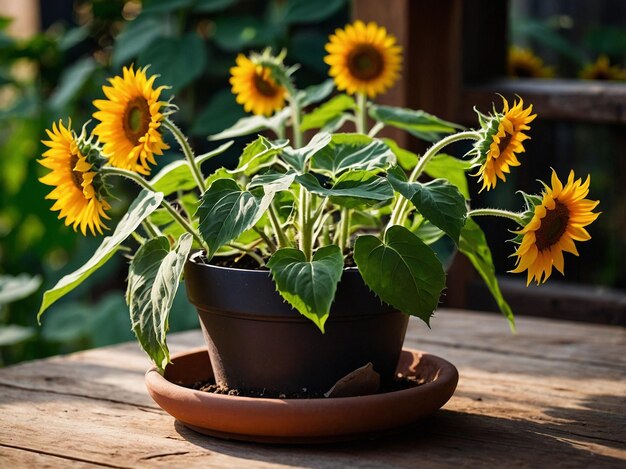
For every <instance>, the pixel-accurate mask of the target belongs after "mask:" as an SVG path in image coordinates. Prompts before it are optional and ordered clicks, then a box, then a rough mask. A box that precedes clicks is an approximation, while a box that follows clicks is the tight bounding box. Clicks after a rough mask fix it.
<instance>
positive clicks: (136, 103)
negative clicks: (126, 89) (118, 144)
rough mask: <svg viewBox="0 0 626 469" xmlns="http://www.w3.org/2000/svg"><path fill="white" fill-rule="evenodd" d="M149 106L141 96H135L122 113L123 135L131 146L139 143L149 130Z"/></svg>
mask: <svg viewBox="0 0 626 469" xmlns="http://www.w3.org/2000/svg"><path fill="white" fill-rule="evenodd" d="M150 120H151V117H150V106H149V105H148V101H147V100H146V98H144V97H143V96H137V97H136V98H134V99H133V100H131V101H130V102H129V103H128V106H126V110H125V111H124V120H123V125H124V133H125V134H126V137H127V138H128V140H130V141H131V142H132V143H133V145H137V144H138V143H139V138H141V137H142V136H144V135H145V134H146V133H147V132H148V129H149V128H150Z"/></svg>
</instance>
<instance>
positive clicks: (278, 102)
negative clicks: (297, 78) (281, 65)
mask: <svg viewBox="0 0 626 469" xmlns="http://www.w3.org/2000/svg"><path fill="white" fill-rule="evenodd" d="M236 63H237V66H236V67H232V68H231V69H230V74H231V77H230V84H231V85H232V92H233V94H235V95H236V96H237V102H238V103H239V104H241V105H243V108H244V109H245V110H246V112H252V113H253V114H257V115H264V116H270V115H272V113H273V112H274V111H276V110H278V109H281V108H282V107H283V106H284V105H285V96H286V90H285V88H284V87H283V86H281V85H279V84H277V83H276V81H274V79H273V78H272V72H271V70H270V69H269V68H268V67H264V66H263V65H260V64H256V63H254V62H253V61H252V60H250V59H249V58H248V57H246V56H245V55H243V54H239V55H238V56H237V60H236Z"/></svg>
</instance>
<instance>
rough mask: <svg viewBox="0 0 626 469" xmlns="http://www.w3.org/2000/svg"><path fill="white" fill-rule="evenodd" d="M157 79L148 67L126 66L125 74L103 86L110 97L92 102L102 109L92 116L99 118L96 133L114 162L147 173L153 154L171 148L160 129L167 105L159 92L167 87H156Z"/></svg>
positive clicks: (119, 166)
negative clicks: (148, 73) (147, 70)
mask: <svg viewBox="0 0 626 469" xmlns="http://www.w3.org/2000/svg"><path fill="white" fill-rule="evenodd" d="M155 79H156V75H153V76H151V77H150V78H148V77H147V76H146V69H145V68H144V69H139V70H137V71H134V70H133V67H132V66H131V67H130V68H126V67H124V70H123V76H122V77H120V76H116V77H114V78H111V79H109V82H110V83H111V86H103V87H102V90H103V91H104V94H105V95H106V97H107V98H108V99H106V100H105V99H97V100H95V101H94V102H93V104H94V106H95V107H97V108H98V109H99V111H97V112H95V113H94V115H93V116H94V118H96V119H98V120H99V121H100V123H99V124H98V125H97V126H96V128H95V129H94V133H95V134H96V135H97V136H98V139H99V140H100V142H102V143H103V144H104V153H105V155H107V157H108V158H109V162H110V163H111V165H113V166H116V167H118V168H122V169H129V170H131V171H136V172H138V173H141V174H146V175H147V174H150V164H156V161H155V160H154V155H162V154H163V150H166V149H167V148H169V147H168V145H167V144H166V143H165V142H164V141H163V136H162V135H161V133H160V132H159V127H160V126H161V122H162V121H163V119H164V116H163V114H162V108H163V107H164V106H166V105H167V103H165V102H163V101H159V96H160V94H161V91H162V90H163V89H164V88H165V87H164V86H160V87H158V88H154V87H153V85H154V80H155Z"/></svg>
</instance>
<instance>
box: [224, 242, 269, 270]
mask: <svg viewBox="0 0 626 469" xmlns="http://www.w3.org/2000/svg"><path fill="white" fill-rule="evenodd" d="M226 246H228V247H231V248H233V249H237V250H238V251H241V252H243V253H245V254H247V255H248V256H250V257H251V258H252V259H254V260H255V261H257V262H258V263H259V265H261V266H263V265H265V261H264V260H263V258H262V257H261V256H259V255H258V254H257V253H256V252H254V250H253V249H248V248H247V247H246V246H244V245H243V244H238V243H232V242H231V243H227V244H226Z"/></svg>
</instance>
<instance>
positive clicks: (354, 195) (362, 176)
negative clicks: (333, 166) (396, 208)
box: [330, 170, 393, 208]
mask: <svg viewBox="0 0 626 469" xmlns="http://www.w3.org/2000/svg"><path fill="white" fill-rule="evenodd" d="M330 193H331V199H330V200H331V202H332V203H334V204H337V205H341V206H344V207H348V208H357V207H361V206H363V205H376V204H381V203H385V202H389V201H391V199H393V188H392V187H391V184H390V183H389V181H388V180H387V179H385V178H383V177H380V176H378V175H376V173H373V172H371V171H361V170H356V171H347V172H345V173H343V174H342V175H341V176H339V178H337V181H336V182H335V184H334V185H333V187H332V189H331V190H330Z"/></svg>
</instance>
